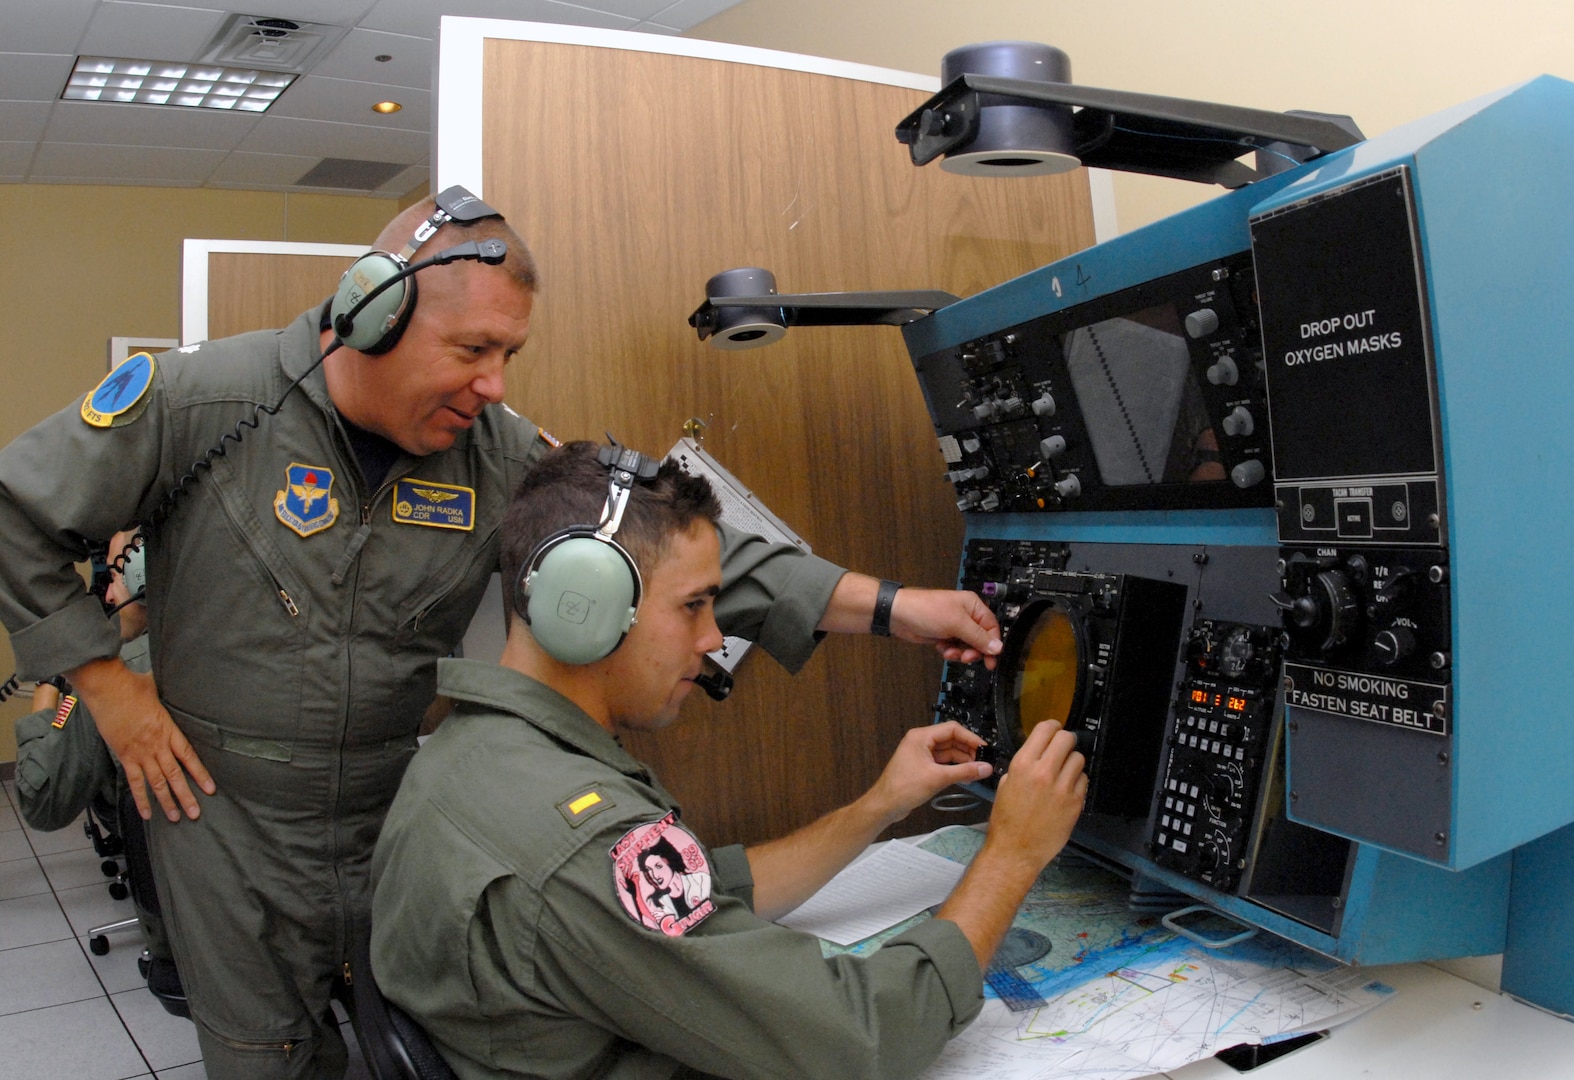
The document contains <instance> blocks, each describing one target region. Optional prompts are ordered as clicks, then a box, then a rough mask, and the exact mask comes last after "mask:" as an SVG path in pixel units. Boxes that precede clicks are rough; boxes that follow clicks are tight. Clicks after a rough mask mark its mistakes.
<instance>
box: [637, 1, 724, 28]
mask: <svg viewBox="0 0 1574 1080" xmlns="http://www.w3.org/2000/svg"><path fill="white" fill-rule="evenodd" d="M737 6H738V0H678V2H677V3H675V4H673V5H671V6H670V7H668V8H666V9H664V10H663V11H661V12H660V14H658V15H656V17H655V18H653V19H652V20H651V21H652V22H656V23H660V24H661V25H662V26H676V27H677V28H678V29H679V30H689V29H692V28H693V27H694V26H696V25H698V24H699V23H702V22H704V21H705V20H706V19H708V18H710V17H711V16H712V15H720V14H721V13H722V12H724V11H726V10H727V9H728V8H733V7H737Z"/></svg>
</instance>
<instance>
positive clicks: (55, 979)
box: [0, 941, 151, 1015]
mask: <svg viewBox="0 0 1574 1080" xmlns="http://www.w3.org/2000/svg"><path fill="white" fill-rule="evenodd" d="M103 995H104V988H103V987H102V986H101V985H99V981H98V978H97V977H96V976H95V975H94V974H93V966H92V965H91V964H89V963H88V962H87V957H85V956H83V955H82V949H81V946H79V945H78V944H77V943H76V942H75V941H50V942H46V943H44V944H42V945H27V946H24V947H22V948H20V949H6V950H5V951H4V952H0V1015H7V1014H10V1013H17V1012H25V1011H27V1010H29V1009H42V1008H47V1007H48V1006H50V1005H64V1004H66V1003H67V1002H71V1001H84V1000H86V999H87V998H93V997H103ZM150 996H151V995H150Z"/></svg>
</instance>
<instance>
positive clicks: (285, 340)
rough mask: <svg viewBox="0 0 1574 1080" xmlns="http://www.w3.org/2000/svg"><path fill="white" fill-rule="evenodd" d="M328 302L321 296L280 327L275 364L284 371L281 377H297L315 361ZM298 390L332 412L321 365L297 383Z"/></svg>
mask: <svg viewBox="0 0 1574 1080" xmlns="http://www.w3.org/2000/svg"><path fill="white" fill-rule="evenodd" d="M330 303H332V301H330V300H325V301H323V302H322V303H321V304H319V305H317V306H316V307H314V308H308V309H307V310H306V311H303V312H302V313H301V314H300V316H299V317H298V318H297V319H296V320H295V321H294V322H292V323H290V325H289V326H287V327H285V328H284V331H283V333H281V334H280V335H279V367H280V369H281V370H282V371H283V372H284V377H285V379H286V380H287V381H286V385H288V383H289V382H293V381H294V380H296V379H298V378H300V376H301V372H303V371H305V370H307V369H308V368H310V367H311V366H312V364H314V363H316V361H317V354H318V353H319V352H320V351H321V348H322V346H321V344H320V339H319V334H320V333H321V330H320V329H319V328H320V327H321V326H322V320H323V316H324V315H325V314H326V312H327V308H328V305H329V304H330ZM301 390H302V391H303V392H305V394H306V396H307V397H309V398H311V399H312V401H313V402H314V403H316V405H317V407H318V408H319V409H322V410H323V411H324V412H327V413H332V412H335V411H336V410H335V409H334V407H333V400H332V399H331V398H330V397H329V396H328V376H327V375H325V374H324V373H323V370H322V365H321V364H318V365H317V370H316V371H313V372H312V373H311V374H310V375H308V376H306V379H305V380H304V381H303V382H302V383H301Z"/></svg>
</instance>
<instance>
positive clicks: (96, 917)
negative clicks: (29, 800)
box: [0, 779, 367, 1080]
mask: <svg viewBox="0 0 1574 1080" xmlns="http://www.w3.org/2000/svg"><path fill="white" fill-rule="evenodd" d="M0 786H3V788H4V792H5V797H4V799H0V1075H3V1076H5V1077H6V1078H7V1080H133V1078H151V1077H157V1078H158V1080H205V1078H206V1075H207V1074H206V1073H205V1072H204V1070H203V1068H202V1060H201V1058H202V1055H201V1054H200V1053H199V1052H198V1050H197V1033H196V1029H195V1028H193V1027H192V1024H191V1021H189V1020H184V1019H181V1018H179V1017H175V1016H171V1015H170V1014H169V1013H167V1012H165V1011H164V1008H163V1006H162V1005H160V1004H159V1002H158V1001H157V999H155V998H154V997H153V995H152V994H150V993H148V990H147V984H146V983H144V982H143V980H142V976H141V975H140V974H139V973H138V971H137V957H138V956H139V955H140V954H141V952H142V943H141V939H140V938H139V937H138V936H137V933H136V931H135V930H130V931H124V932H121V933H117V934H112V935H110V950H109V953H108V955H106V956H94V955H93V954H92V953H91V952H89V951H88V947H87V929H88V928H89V927H91V926H98V925H101V924H104V923H108V922H113V921H115V920H117V919H127V918H131V917H132V915H133V912H132V908H131V901H130V900H118V901H117V900H113V899H111V898H110V896H109V890H108V887H107V886H108V881H107V879H106V878H105V877H104V876H103V873H102V872H101V871H100V869H99V863H101V862H102V861H103V860H102V859H101V858H100V857H99V856H98V855H97V853H95V852H94V850H93V846H92V842H91V841H90V840H89V839H88V837H87V835H86V834H85V833H84V832H83V829H82V826H81V824H80V823H78V824H73V825H71V826H69V827H67V828H65V829H61V830H60V831H58V832H49V833H40V832H34V831H33V830H32V829H29V828H27V827H26V826H25V825H23V823H22V821H21V819H20V818H19V816H18V815H17V812H16V809H15V807H16V787H15V784H14V783H13V782H12V781H11V780H9V779H7V780H5V781H4V783H3V785H0ZM343 1030H344V1034H345V1038H346V1040H347V1041H348V1042H349V1043H350V1045H351V1061H350V1071H349V1076H348V1078H347V1080H366V1077H367V1072H366V1066H365V1064H364V1063H363V1062H362V1061H361V1058H360V1055H359V1053H358V1052H357V1051H356V1050H355V1045H354V1037H353V1035H352V1034H351V1032H350V1028H349V1025H348V1024H346V1025H343Z"/></svg>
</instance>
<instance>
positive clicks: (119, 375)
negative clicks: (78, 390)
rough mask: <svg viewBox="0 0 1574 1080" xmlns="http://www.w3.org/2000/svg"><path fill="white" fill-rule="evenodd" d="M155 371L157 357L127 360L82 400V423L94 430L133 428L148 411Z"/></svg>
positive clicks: (147, 356) (144, 356)
mask: <svg viewBox="0 0 1574 1080" xmlns="http://www.w3.org/2000/svg"><path fill="white" fill-rule="evenodd" d="M155 367H156V365H155V364H154V363H153V357H152V356H151V355H150V354H148V353H145V352H139V353H137V354H136V355H135V356H132V357H129V358H127V360H126V362H125V363H123V364H121V365H120V366H119V367H117V368H115V370H114V371H111V372H110V373H109V374H108V375H105V376H104V381H103V382H101V383H99V384H98V386H97V387H95V388H94V390H93V392H92V393H91V394H89V395H88V396H87V397H85V398H83V399H82V419H83V420H86V421H87V422H88V423H89V424H92V425H93V426H94V427H98V428H107V427H120V426H122V425H124V424H129V423H131V422H132V421H133V420H135V419H136V418H137V417H139V416H141V415H142V412H143V410H144V409H146V408H147V393H148V387H150V386H152V385H153V372H154V370H155Z"/></svg>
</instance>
